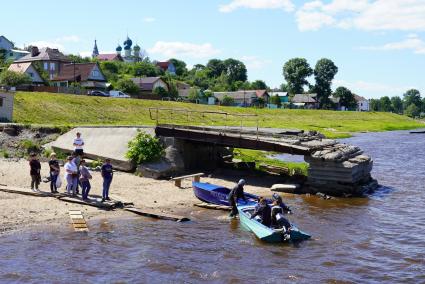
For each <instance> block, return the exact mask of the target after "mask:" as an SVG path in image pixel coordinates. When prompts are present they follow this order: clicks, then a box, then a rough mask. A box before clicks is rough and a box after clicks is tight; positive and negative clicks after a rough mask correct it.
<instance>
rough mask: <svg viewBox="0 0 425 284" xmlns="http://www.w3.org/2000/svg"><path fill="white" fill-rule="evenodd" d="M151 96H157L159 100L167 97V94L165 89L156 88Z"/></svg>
mask: <svg viewBox="0 0 425 284" xmlns="http://www.w3.org/2000/svg"><path fill="white" fill-rule="evenodd" d="M153 94H154V95H158V96H160V97H161V98H165V97H168V92H167V90H166V89H164V88H163V87H156V88H155V89H154V90H153Z"/></svg>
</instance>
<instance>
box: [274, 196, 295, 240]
mask: <svg viewBox="0 0 425 284" xmlns="http://www.w3.org/2000/svg"><path fill="white" fill-rule="evenodd" d="M271 206H272V208H271V227H273V228H276V229H282V228H283V229H284V232H288V231H289V230H290V228H291V223H289V221H288V220H287V219H286V218H285V217H283V213H284V210H285V209H283V208H282V205H281V204H280V203H279V201H277V200H273V203H272V205H271Z"/></svg>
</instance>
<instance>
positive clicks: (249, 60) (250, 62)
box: [240, 56, 271, 70]
mask: <svg viewBox="0 0 425 284" xmlns="http://www.w3.org/2000/svg"><path fill="white" fill-rule="evenodd" d="M240 59H241V61H242V62H243V63H245V65H246V67H247V69H250V70H260V69H263V68H264V67H266V66H267V65H269V64H270V63H271V60H267V59H261V58H259V57H257V56H242V57H241V58H240Z"/></svg>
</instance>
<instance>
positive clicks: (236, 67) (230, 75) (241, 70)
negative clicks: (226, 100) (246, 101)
mask: <svg viewBox="0 0 425 284" xmlns="http://www.w3.org/2000/svg"><path fill="white" fill-rule="evenodd" d="M224 66H225V67H226V76H227V81H228V82H229V84H232V83H233V82H236V81H242V82H245V81H246V80H247V79H248V75H247V73H248V71H247V70H246V66H245V64H243V62H242V61H239V60H236V59H233V58H228V59H226V60H224Z"/></svg>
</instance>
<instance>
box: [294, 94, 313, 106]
mask: <svg viewBox="0 0 425 284" xmlns="http://www.w3.org/2000/svg"><path fill="white" fill-rule="evenodd" d="M316 96H317V94H295V95H294V97H293V98H292V99H291V102H293V103H294V104H295V103H317V101H316V99H315V97H316Z"/></svg>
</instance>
